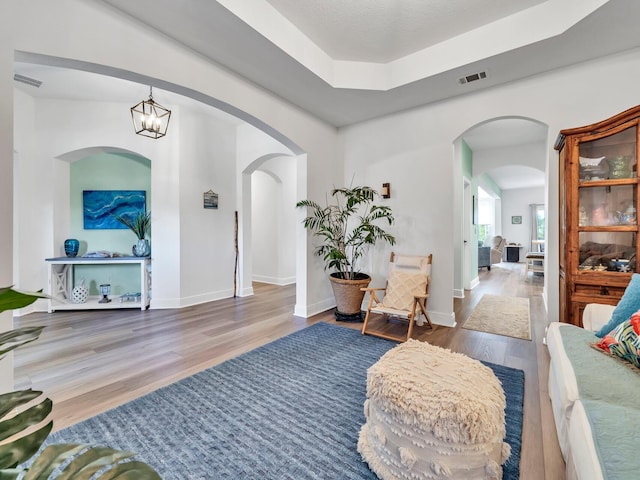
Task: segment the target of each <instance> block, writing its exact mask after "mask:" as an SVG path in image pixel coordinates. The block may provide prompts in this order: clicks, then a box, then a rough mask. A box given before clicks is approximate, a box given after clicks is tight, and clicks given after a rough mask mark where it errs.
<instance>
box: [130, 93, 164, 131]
mask: <svg viewBox="0 0 640 480" xmlns="http://www.w3.org/2000/svg"><path fill="white" fill-rule="evenodd" d="M170 118H171V110H168V109H166V108H164V107H163V106H162V105H160V104H159V103H156V102H155V101H154V100H153V87H149V100H143V101H141V102H140V103H138V104H137V105H135V106H133V107H131V119H132V120H133V128H134V129H135V131H136V133H137V134H138V135H143V136H145V137H151V138H160V137H164V136H165V135H166V134H167V128H168V127H169V119H170Z"/></svg>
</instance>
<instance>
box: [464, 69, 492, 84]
mask: <svg viewBox="0 0 640 480" xmlns="http://www.w3.org/2000/svg"><path fill="white" fill-rule="evenodd" d="M483 78H487V72H479V73H472V74H471V75H467V76H466V77H461V78H459V79H458V83H459V84H460V85H464V84H465V83H471V82H475V81H476V80H481V79H483Z"/></svg>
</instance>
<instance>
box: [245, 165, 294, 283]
mask: <svg viewBox="0 0 640 480" xmlns="http://www.w3.org/2000/svg"><path fill="white" fill-rule="evenodd" d="M295 167H296V160H295V158H292V157H276V158H272V159H269V160H268V161H266V162H265V163H263V164H262V166H261V167H260V169H259V170H256V171H255V172H253V174H252V175H251V182H252V184H251V195H252V198H251V205H252V214H251V218H252V253H253V279H254V280H255V281H258V282H266V283H273V284H276V285H288V284H290V283H294V282H295V275H296V264H295V251H296V245H295V238H296V237H295V231H296V227H297V225H296V223H295V220H296V215H295V203H296V188H295V187H296V184H295V179H296V169H295Z"/></svg>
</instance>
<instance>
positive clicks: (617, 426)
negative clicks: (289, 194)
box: [546, 304, 640, 480]
mask: <svg viewBox="0 0 640 480" xmlns="http://www.w3.org/2000/svg"><path fill="white" fill-rule="evenodd" d="M614 309H615V307H613V306H609V305H600V304H589V305H587V307H586V308H585V310H584V313H583V317H582V322H583V325H584V328H579V327H576V326H574V325H570V324H566V323H557V322H555V323H551V324H550V325H549V327H548V329H547V334H546V342H547V346H548V350H549V355H550V359H551V362H550V369H549V397H550V398H551V405H552V410H553V416H554V420H555V426H556V432H557V434H558V441H559V443H560V449H561V451H562V455H563V457H564V459H565V462H566V468H567V472H566V473H567V479H569V480H573V479H580V480H603V479H614V478H616V479H631V478H639V477H640V473H639V472H640V460H639V459H638V455H637V448H638V445H637V444H638V440H639V439H640V437H639V436H638V432H640V395H639V393H640V369H638V368H636V367H635V366H633V365H631V364H630V363H626V362H624V361H622V359H621V358H618V357H617V356H616V355H609V354H606V353H605V352H603V351H602V350H599V349H598V348H595V347H594V344H596V343H598V342H601V341H603V339H602V338H599V337H597V336H596V335H595V332H596V331H598V330H600V329H601V328H602V330H607V329H608V328H609V327H608V326H607V327H604V325H605V324H607V322H608V321H609V320H610V318H612V313H613V311H614ZM627 323H628V322H627ZM600 334H601V335H602V333H600ZM606 338H608V337H605V339H606Z"/></svg>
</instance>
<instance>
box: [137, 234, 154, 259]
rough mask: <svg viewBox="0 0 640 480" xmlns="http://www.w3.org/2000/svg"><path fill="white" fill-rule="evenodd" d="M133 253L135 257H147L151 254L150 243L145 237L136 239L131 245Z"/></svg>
mask: <svg viewBox="0 0 640 480" xmlns="http://www.w3.org/2000/svg"><path fill="white" fill-rule="evenodd" d="M133 254H134V255H135V256H136V257H148V256H149V255H151V245H150V244H149V240H147V239H146V238H143V239H142V240H138V242H137V243H136V244H135V245H134V246H133Z"/></svg>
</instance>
